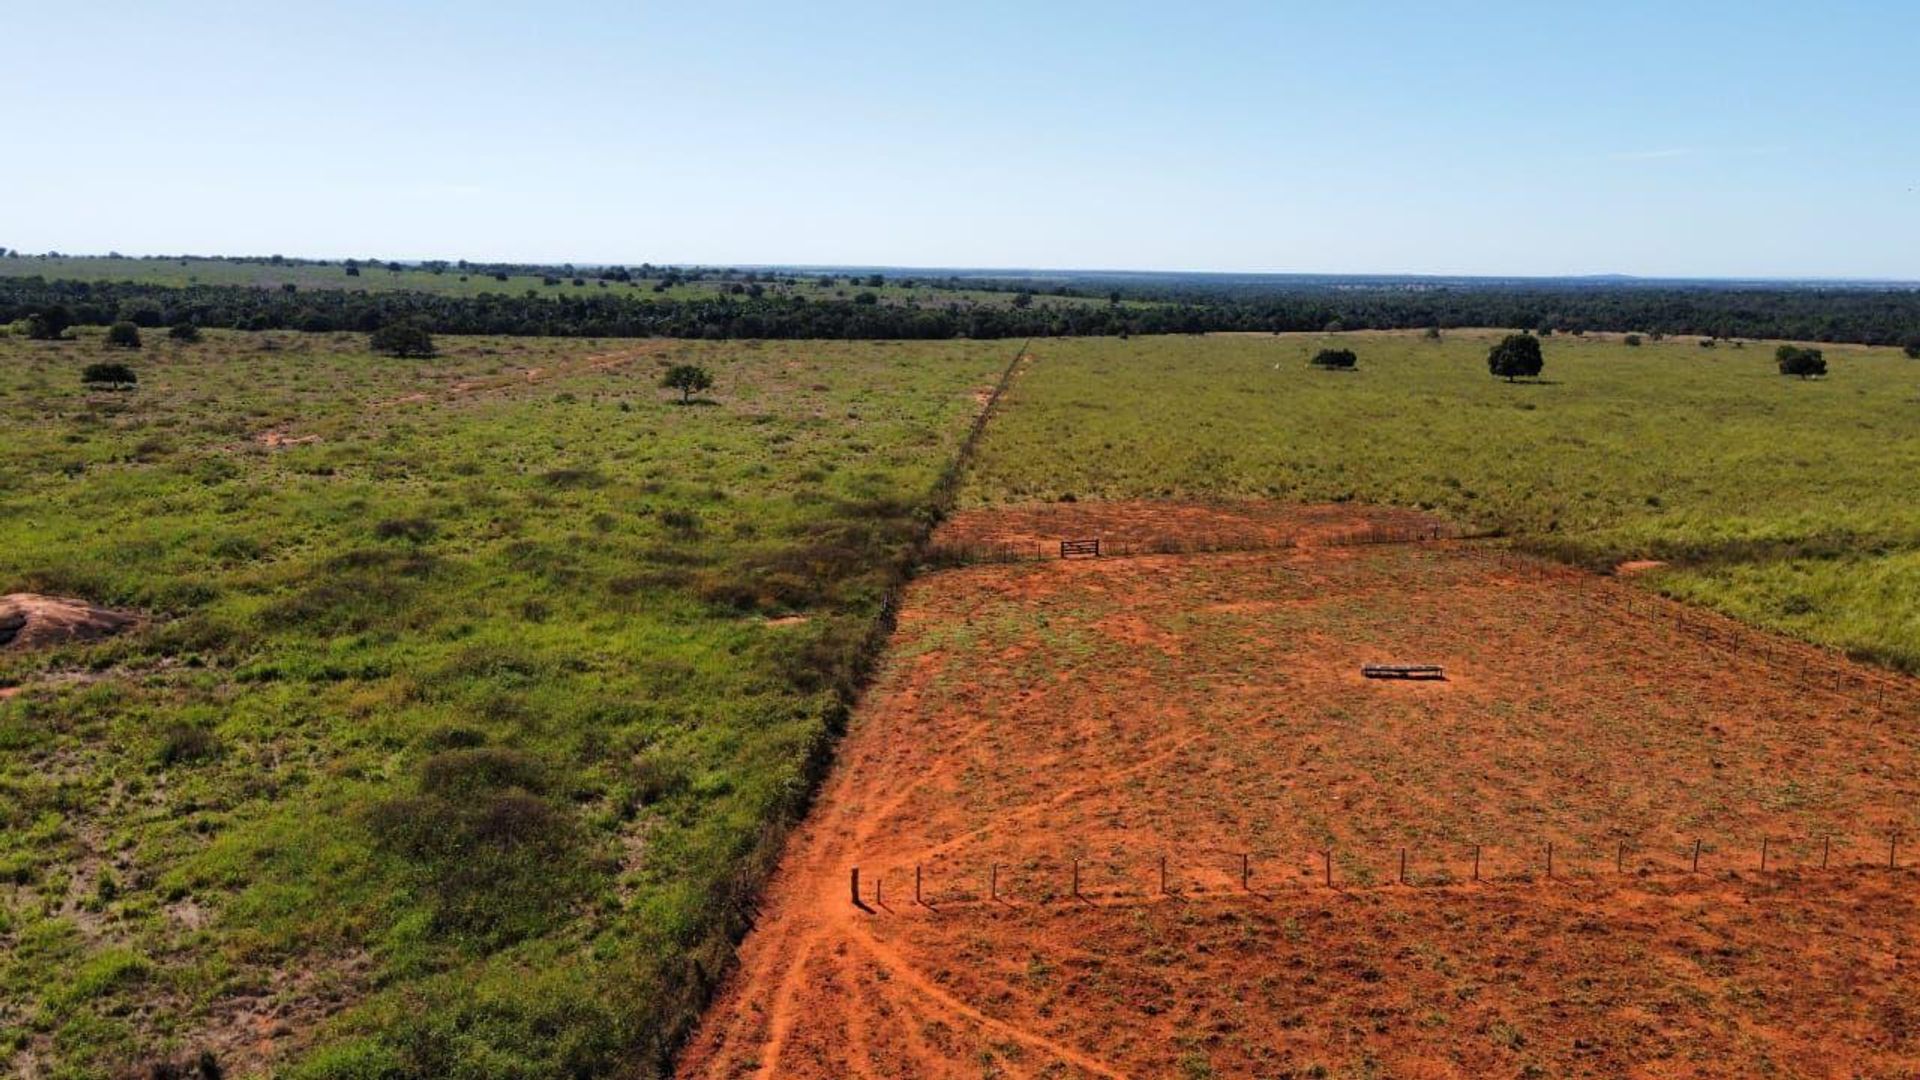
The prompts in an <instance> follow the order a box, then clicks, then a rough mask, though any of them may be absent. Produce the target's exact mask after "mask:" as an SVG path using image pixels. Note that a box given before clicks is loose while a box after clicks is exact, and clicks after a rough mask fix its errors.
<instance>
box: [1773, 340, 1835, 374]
mask: <svg viewBox="0 0 1920 1080" xmlns="http://www.w3.org/2000/svg"><path fill="white" fill-rule="evenodd" d="M1773 360H1774V363H1775V365H1777V366H1778V367H1779V368H1780V374H1782V375H1797V376H1799V377H1800V378H1802V379H1811V378H1813V377H1814V376H1816V375H1825V374H1826V373H1827V358H1826V355H1825V354H1824V353H1822V352H1821V351H1820V350H1819V349H1806V348H1801V347H1800V346H1798V345H1782V346H1780V347H1779V348H1778V349H1775V350H1774V352H1773Z"/></svg>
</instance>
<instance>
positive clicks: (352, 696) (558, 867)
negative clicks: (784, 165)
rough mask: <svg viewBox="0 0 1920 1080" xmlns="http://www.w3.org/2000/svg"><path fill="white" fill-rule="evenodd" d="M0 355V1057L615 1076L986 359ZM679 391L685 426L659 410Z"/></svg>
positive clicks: (761, 845)
mask: <svg viewBox="0 0 1920 1080" xmlns="http://www.w3.org/2000/svg"><path fill="white" fill-rule="evenodd" d="M149 339H150V340H149V344H148V347H147V348H146V349H144V350H141V351H140V352H138V353H134V354H131V355H126V354H118V353H116V354H113V355H112V356H111V357H110V358H112V359H124V360H126V361H128V362H130V363H131V364H133V366H134V367H135V368H136V370H137V371H138V374H139V377H140V385H139V389H138V390H135V391H133V392H131V393H90V392H88V391H87V390H85V389H83V388H82V386H81V381H80V374H79V373H80V369H81V368H82V366H84V365H85V364H86V363H88V362H92V361H95V360H100V359H107V358H109V350H107V349H106V348H105V347H104V346H103V344H102V343H101V341H100V339H99V337H98V336H97V335H96V334H88V335H85V336H83V337H82V338H81V339H80V340H78V341H72V342H63V343H44V342H28V341H25V340H22V339H18V338H0V430H4V432H5V437H4V440H0V592H13V591H34V592H45V593H53V594H59V595H70V596H78V597H83V598H85V599H88V600H91V601H95V602H99V603H104V604H108V605H113V606H118V607H123V608H126V609H130V610H134V611H138V612H141V613H143V614H144V615H146V616H148V617H149V619H150V622H149V623H148V624H147V625H146V626H145V627H144V628H142V629H140V630H138V631H136V632H133V633H130V634H127V635H125V636H122V637H120V638H116V639H112V640H109V641H106V642H103V643H98V644H94V645H88V646H69V647H64V648H61V649H58V650H54V651H47V652H21V651H19V650H11V651H7V652H0V1072H6V1073H9V1074H12V1073H16V1072H18V1073H22V1074H25V1075H48V1076H56V1077H81V1076H102V1075H116V1074H119V1073H121V1072H122V1071H125V1070H129V1069H139V1070H141V1072H142V1075H144V1074H145V1070H146V1069H147V1068H148V1067H149V1066H150V1065H151V1064H152V1063H154V1062H158V1061H176V1062H178V1061H190V1060H193V1059H195V1058H197V1056H198V1055H199V1054H200V1053H202V1052H203V1051H206V1052H210V1053H211V1054H213V1055H214V1057H215V1058H216V1059H217V1060H218V1061H219V1062H220V1063H221V1064H222V1065H223V1066H224V1067H225V1069H226V1072H227V1074H228V1075H243V1074H250V1073H252V1072H255V1071H258V1070H265V1069H269V1068H271V1069H274V1070H276V1071H279V1072H282V1073H284V1074H286V1075H292V1076H303V1077H373V1076H381V1077H393V1076H418V1077H427V1076H434V1077H443V1076H488V1077H513V1076H522V1077H551V1076H569V1075H571V1076H589V1075H592V1076H601V1075H612V1074H629V1075H645V1073H646V1072H647V1070H648V1068H649V1067H650V1066H651V1064H653V1063H654V1062H655V1061H656V1060H658V1057H659V1055H660V1053H661V1051H662V1049H663V1046H664V1044H665V1041H666V1040H667V1039H668V1038H669V1037H670V1035H671V1034H672V1033H673V1032H674V1031H675V1030H676V1029H677V1028H678V1027H679V1026H680V1025H683V1024H685V1023H687V1022H689V1021H690V1020H691V1019H692V1018H693V1011H694V1009H695V1008H696V1007H697V1005H698V1003H699V1001H700V999H701V997H702V996H703V994H704V992H705V990H706V984H707V982H708V980H710V979H711V978H713V977H714V976H715V975H716V974H717V973H718V972H719V970H720V969H721V967H722V965H723V964H724V962H725V960H726V957H727V956H728V955H729V953H730V948H731V946H730V944H729V941H728V938H727V933H728V931H729V930H732V929H737V927H738V924H739V921H740V920H741V919H742V918H743V917H744V911H743V909H742V904H743V900H744V897H745V895H746V893H747V891H748V886H749V885H750V884H751V883H752V882H753V881H755V880H757V879H756V875H757V874H758V873H759V872H760V871H761V869H762V868H763V866H764V865H765V864H766V862H767V860H769V859H770V858H771V857H772V855H773V854H774V852H775V850H776V848H775V844H776V842H777V840H778V837H779V831H778V826H779V824H780V823H781V822H782V820H783V819H784V818H786V817H787V816H788V815H790V814H791V813H793V812H794V811H795V810H796V808H797V807H798V806H799V804H800V802H801V800H802V798H803V796H804V794H805V792H806V791H807V790H808V774H809V770H810V769H814V768H817V767H818V764H819V762H820V761H822V760H823V756H824V755H823V750H824V747H825V746H826V744H827V740H828V737H829V733H830V732H831V731H832V730H833V729H834V728H835V726H836V725H837V724H838V723H839V722H840V718H841V714H842V711H843V708H844V699H845V694H846V692H847V690H848V688H849V687H850V685H851V684H852V682H853V681H854V679H855V677H856V675H857V673H858V670H859V668H860V666H861V664H862V663H863V662H864V661H865V658H866V657H867V656H868V655H869V654H870V651H871V642H870V641H869V636H870V634H871V633H872V632H873V629H874V627H875V625H876V618H877V614H878V610H879V605H880V602H881V599H882V597H883V595H885V593H886V591H887V590H888V588H889V587H890V586H891V584H892V582H893V581H894V580H895V577H896V575H897V574H898V573H899V571H900V563H901V561H902V560H903V559H904V558H905V557H906V556H907V554H908V553H909V552H910V551H911V550H912V549H913V544H914V541H915V538H916V537H917V536H918V535H919V533H920V530H922V529H923V528H924V526H925V524H926V514H927V504H928V500H929V495H930V493H931V492H932V491H933V490H934V487H935V484H936V482H937V481H938V479H939V477H940V475H941V473H942V470H943V469H944V468H945V467H946V465H947V463H948V462H949V461H951V460H952V458H953V456H954V452H955V449H956V447H957V445H958V443H959V440H960V439H961V437H962V435H963V434H964V432H965V429H966V427H967V424H968V421H969V420H970V418H971V417H972V415H973V414H974V412H975V411H976V410H977V409H978V407H979V402H980V396H981V395H982V394H983V392H984V391H986V390H987V389H988V388H989V387H990V386H991V385H992V384H993V382H994V380H995V378H996V377H997V375H998V374H999V372H1000V370H1001V369H1002V368H1003V366H1004V365H1005V363H1006V361H1007V359H1008V357H1009V356H1010V354H1011V350H1012V349H1013V348H1014V345H1013V344H1012V343H1000V342H989V343H941V344H912V345H901V344H894V343H881V342H874V343H858V344H835V343H818V342H808V343H783V344H761V343H731V344H725V345H720V344H712V345H707V344H701V343H670V342H625V343H613V344H596V343H593V342H589V341H568V342H555V341H543V340H538V339H485V338H468V339H444V340H442V341H441V343H440V344H441V346H442V348H443V350H444V352H445V355H443V356H442V357H440V358H438V359H435V360H431V361H403V360H391V359H385V358H376V357H372V356H369V355H367V354H366V353H365V352H364V341H365V339H364V337H362V336H360V335H341V336H321V335H298V334H273V335H257V334H228V333H216V334H210V335H208V338H207V340H206V341H205V342H203V343H201V344H198V345H180V344H177V343H173V342H168V341H165V340H164V339H163V336H162V335H160V334H151V335H149ZM677 362H691V363H698V364H701V365H704V366H706V367H708V368H709V369H710V370H712V371H713V373H714V376H715V379H716V385H715V387H714V389H713V390H712V391H711V392H710V394H709V396H710V397H711V399H712V401H711V402H707V403H696V404H694V405H691V406H684V407H683V406H680V405H678V404H675V403H673V400H672V399H673V398H674V397H676V395H673V394H671V393H670V392H666V391H661V390H658V389H656V383H657V382H658V380H659V378H660V372H661V370H662V369H663V368H664V366H665V365H667V364H669V363H677Z"/></svg>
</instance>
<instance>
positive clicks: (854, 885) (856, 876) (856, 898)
mask: <svg viewBox="0 0 1920 1080" xmlns="http://www.w3.org/2000/svg"><path fill="white" fill-rule="evenodd" d="M849 884H850V886H851V889H852V893H853V906H854V907H862V906H864V905H862V904H861V903H860V868H859V867H857V866H856V867H854V868H853V874H852V878H851V881H850V882H849Z"/></svg>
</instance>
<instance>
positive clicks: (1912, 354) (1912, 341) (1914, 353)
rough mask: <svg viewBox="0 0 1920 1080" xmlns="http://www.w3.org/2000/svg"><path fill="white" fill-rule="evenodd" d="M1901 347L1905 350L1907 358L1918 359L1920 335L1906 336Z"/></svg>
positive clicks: (1919, 354) (1919, 355) (1919, 356)
mask: <svg viewBox="0 0 1920 1080" xmlns="http://www.w3.org/2000/svg"><path fill="white" fill-rule="evenodd" d="M1902 348H1903V349H1905V350H1906V354H1907V359H1909V360H1920V336H1917V337H1910V338H1908V339H1907V343H1906V344H1905V345H1904V346H1902Z"/></svg>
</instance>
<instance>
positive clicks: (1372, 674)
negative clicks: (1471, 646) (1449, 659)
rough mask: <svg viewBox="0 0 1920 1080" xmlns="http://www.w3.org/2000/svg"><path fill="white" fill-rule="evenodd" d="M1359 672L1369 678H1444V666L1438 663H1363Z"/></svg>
mask: <svg viewBox="0 0 1920 1080" xmlns="http://www.w3.org/2000/svg"><path fill="white" fill-rule="evenodd" d="M1360 674H1362V675H1365V676H1366V677H1367V678H1369V679H1444V678H1446V677H1447V672H1446V669H1445V668H1442V667H1441V666H1440V665H1439V664H1363V665H1361V667H1360Z"/></svg>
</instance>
